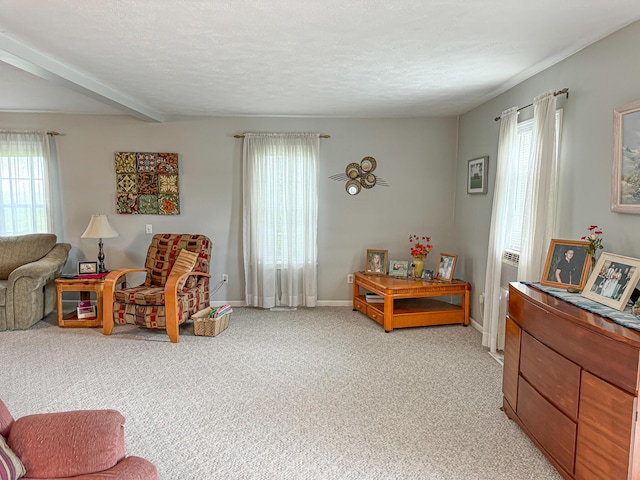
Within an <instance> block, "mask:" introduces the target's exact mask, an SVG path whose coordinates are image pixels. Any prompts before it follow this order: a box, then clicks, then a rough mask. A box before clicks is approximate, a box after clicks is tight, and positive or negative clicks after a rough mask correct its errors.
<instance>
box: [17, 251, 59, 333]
mask: <svg viewBox="0 0 640 480" xmlns="http://www.w3.org/2000/svg"><path fill="white" fill-rule="evenodd" d="M70 247H71V246H70V245H69V244H68V243H58V244H57V245H55V246H54V247H53V248H52V249H51V250H50V251H49V252H48V253H47V254H46V255H45V256H44V257H42V258H41V259H39V260H36V261H35V262H30V263H26V264H24V265H21V266H20V267H18V268H16V269H15V270H13V271H12V272H11V273H10V274H9V277H8V278H7V291H6V305H7V306H10V308H7V309H6V315H7V319H6V320H7V325H8V326H9V328H10V329H13V328H27V327H28V326H29V325H30V324H27V325H22V324H23V323H24V321H23V320H20V319H35V318H37V319H40V318H41V316H42V315H40V316H38V315H37V314H36V313H35V310H36V309H37V308H38V305H42V301H40V302H38V301H37V298H38V295H41V293H40V292H41V291H42V287H44V286H45V285H46V284H48V283H49V282H51V281H53V280H54V279H55V278H56V277H58V276H59V275H60V272H61V271H62V267H64V264H65V262H66V261H67V256H68V254H69V248H70ZM40 308H41V307H40ZM16 312H20V315H19V318H16ZM21 325H22V326H21Z"/></svg>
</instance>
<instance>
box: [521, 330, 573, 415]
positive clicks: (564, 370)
mask: <svg viewBox="0 0 640 480" xmlns="http://www.w3.org/2000/svg"><path fill="white" fill-rule="evenodd" d="M520 348H521V360H520V373H521V374H522V376H523V377H524V378H526V379H527V382H529V384H530V385H531V386H532V387H534V388H535V389H536V390H537V391H538V392H540V393H541V394H542V395H543V396H544V397H545V398H546V399H547V400H549V401H550V402H551V403H553V404H554V405H555V406H556V407H558V408H559V409H560V410H561V411H562V412H563V413H564V414H565V415H567V416H568V417H569V418H571V419H572V420H573V421H577V420H578V402H579V395H580V372H581V368H580V366H578V365H576V364H575V363H573V362H571V361H569V360H567V359H566V358H564V357H563V356H562V355H559V354H557V353H556V352H554V351H553V350H551V349H550V348H548V347H546V346H545V345H543V344H542V343H540V342H538V341H537V340H536V339H535V338H533V337H532V336H531V335H529V334H528V333H526V332H524V333H523V334H522V344H521V347H520Z"/></svg>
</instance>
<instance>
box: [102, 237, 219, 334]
mask: <svg viewBox="0 0 640 480" xmlns="http://www.w3.org/2000/svg"><path fill="white" fill-rule="evenodd" d="M182 250H184V251H185V252H182ZM190 252H192V253H190ZM185 258H186V259H185ZM210 260H211V240H210V239H209V238H208V237H206V236H204V235H188V234H170V233H163V234H157V235H154V236H153V238H152V240H151V245H149V250H148V251H147V259H146V261H145V265H144V266H145V268H144V269H138V268H133V269H122V270H114V271H112V272H110V273H109V275H107V277H106V279H105V283H104V292H103V314H102V318H103V322H104V326H103V329H104V330H103V331H104V334H105V335H110V334H111V331H112V330H113V326H114V324H115V323H118V324H122V325H124V324H133V325H140V326H141V327H147V328H164V329H166V330H167V335H169V339H170V340H171V342H173V343H178V339H179V326H180V325H181V324H182V323H184V322H185V320H188V319H189V318H191V316H192V315H193V314H194V313H196V312H197V311H199V310H202V309H204V308H207V307H208V306H209V278H210V276H211V275H209V262H210ZM189 262H191V263H189ZM145 271H146V272H147V277H146V279H145V282H144V283H143V284H142V285H139V286H136V287H126V288H121V289H118V290H116V285H117V284H118V283H119V282H120V281H121V280H120V277H122V276H123V275H126V274H127V273H130V272H145Z"/></svg>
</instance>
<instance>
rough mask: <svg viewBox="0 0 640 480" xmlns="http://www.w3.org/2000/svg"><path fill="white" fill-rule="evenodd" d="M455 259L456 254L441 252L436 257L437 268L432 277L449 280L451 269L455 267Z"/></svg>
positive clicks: (451, 277)
mask: <svg viewBox="0 0 640 480" xmlns="http://www.w3.org/2000/svg"><path fill="white" fill-rule="evenodd" d="M457 261H458V256H457V255H450V254H448V253H441V254H440V258H439V259H438V269H437V270H436V271H435V275H434V276H433V278H435V279H436V280H447V281H451V280H452V279H453V271H454V270H455V268H456V262H457Z"/></svg>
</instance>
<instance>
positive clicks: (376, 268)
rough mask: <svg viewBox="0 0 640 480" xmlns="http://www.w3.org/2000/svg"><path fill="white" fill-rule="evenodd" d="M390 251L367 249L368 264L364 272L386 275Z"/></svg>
mask: <svg viewBox="0 0 640 480" xmlns="http://www.w3.org/2000/svg"><path fill="white" fill-rule="evenodd" d="M388 252H389V251H388V250H377V249H372V248H369V249H367V258H366V265H367V266H366V268H365V271H364V273H373V274H376V273H377V274H378V275H386V274H387V258H388Z"/></svg>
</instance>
